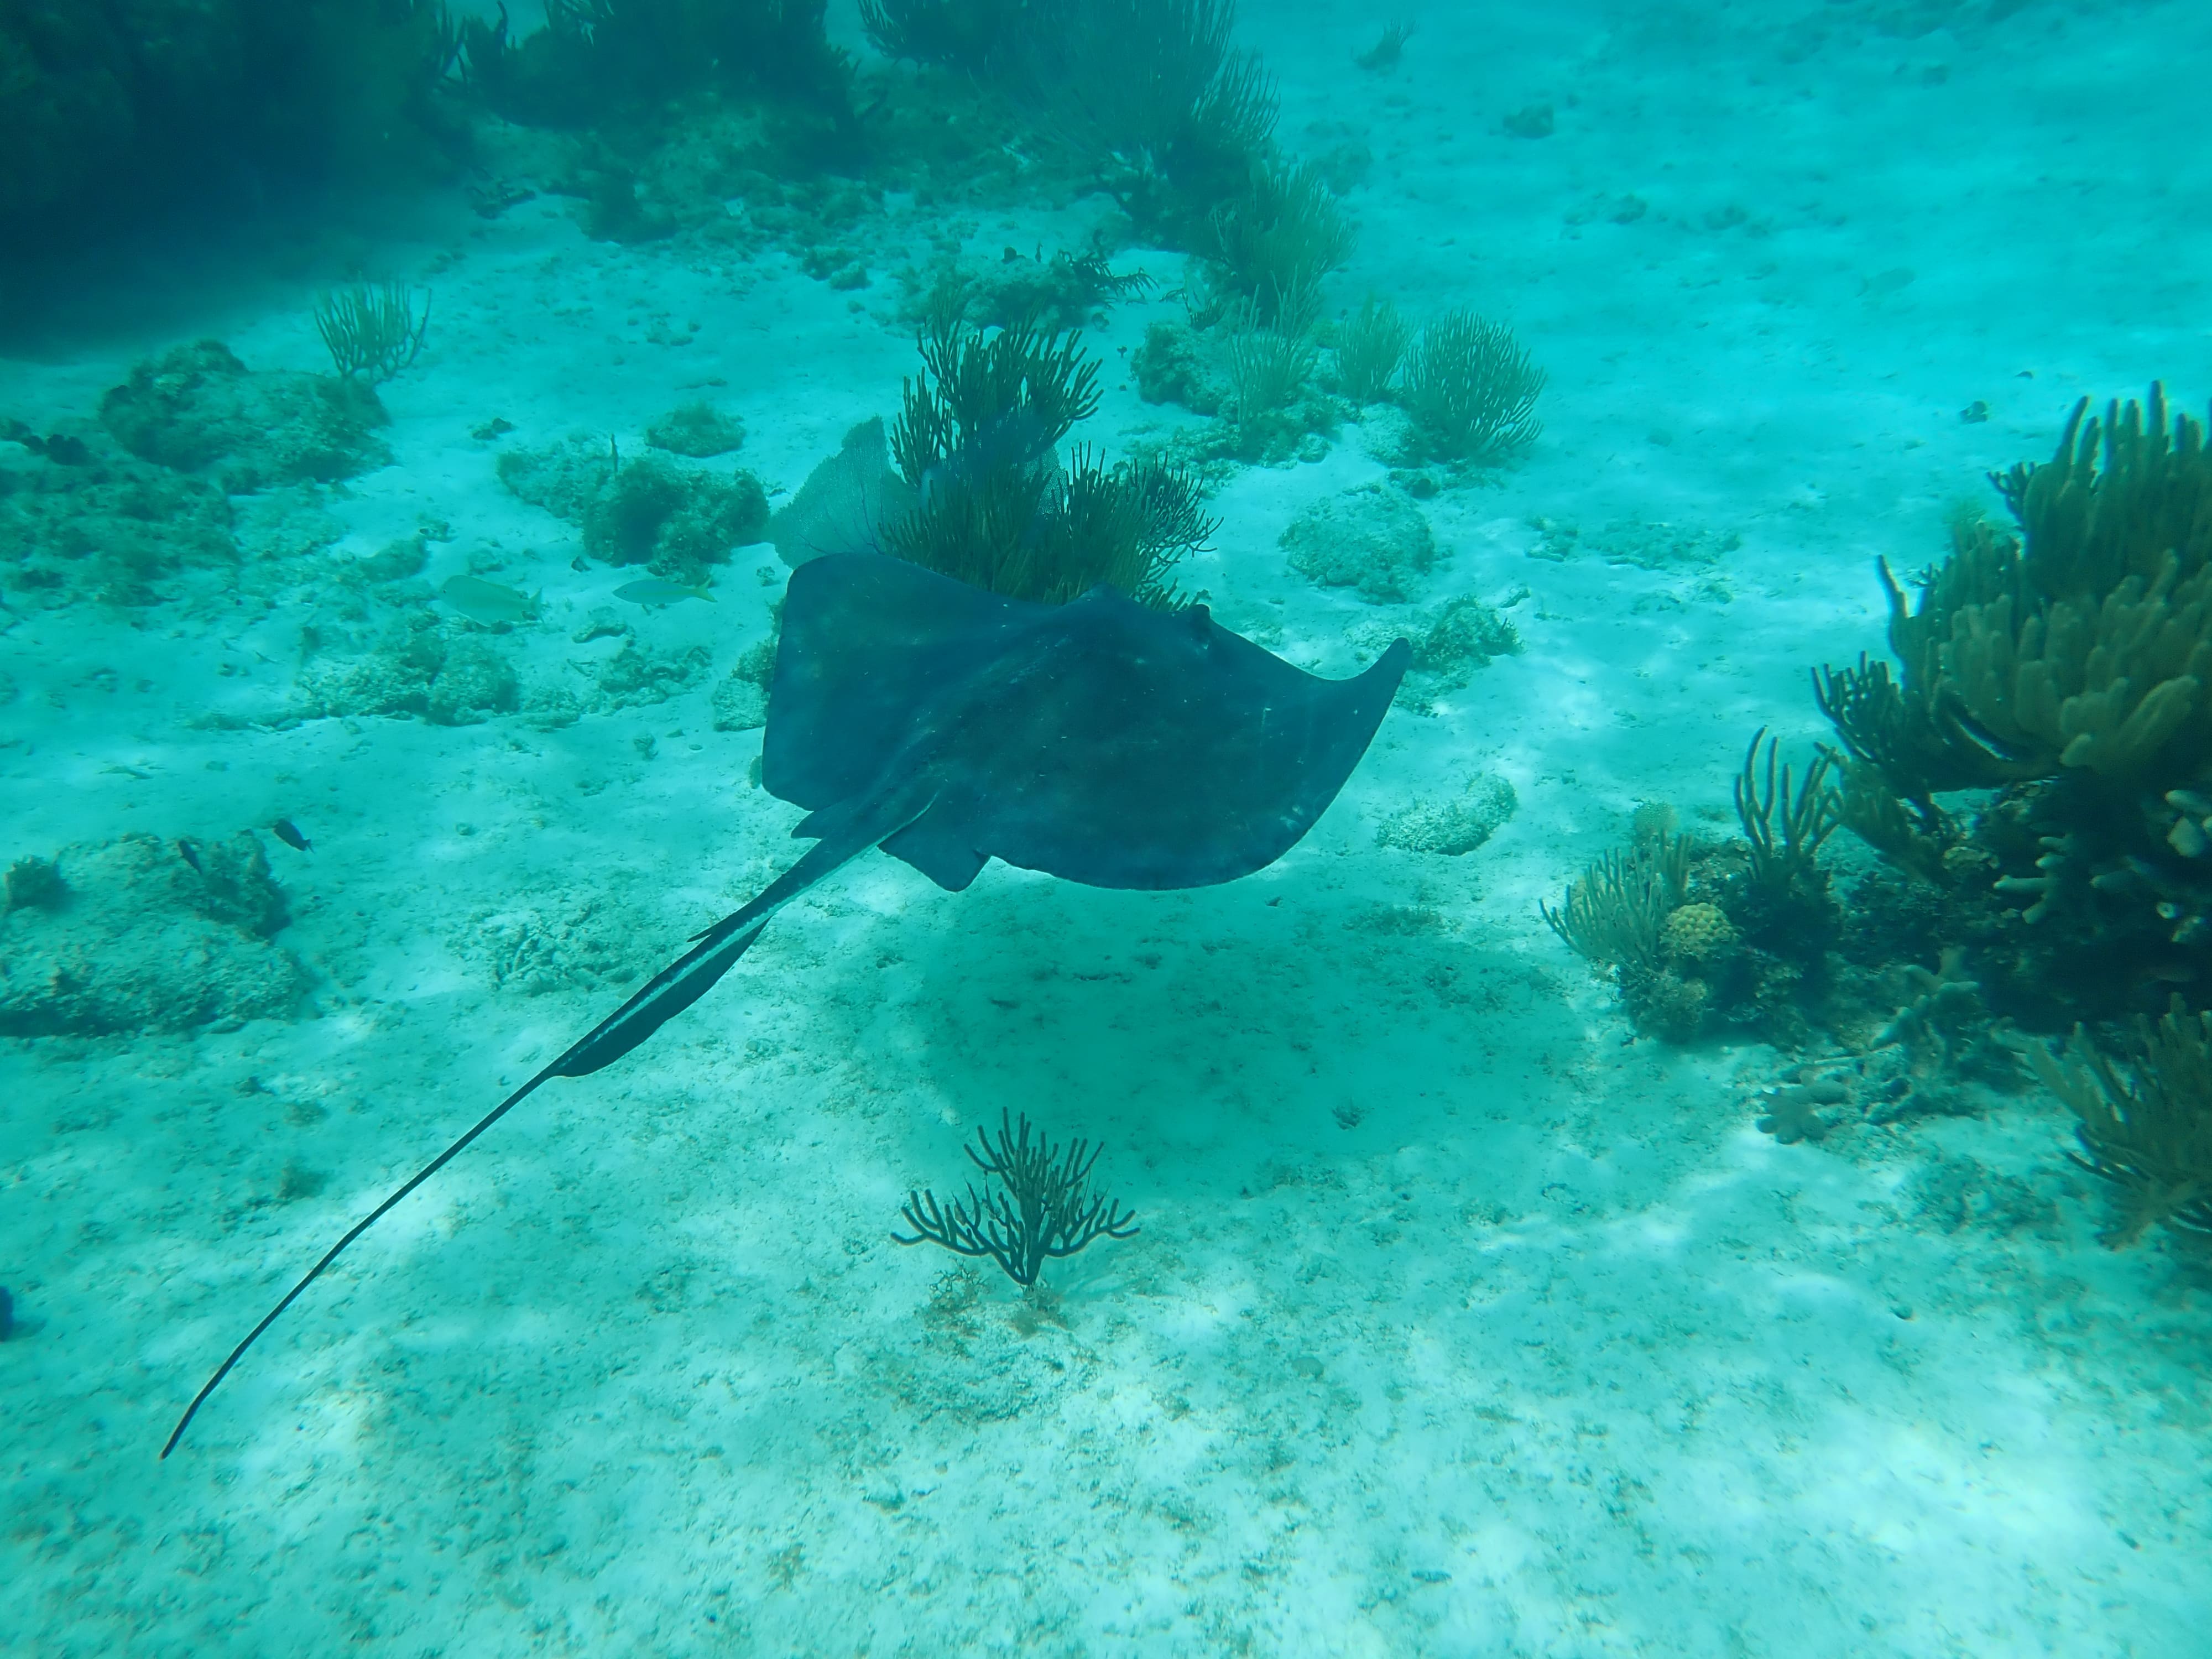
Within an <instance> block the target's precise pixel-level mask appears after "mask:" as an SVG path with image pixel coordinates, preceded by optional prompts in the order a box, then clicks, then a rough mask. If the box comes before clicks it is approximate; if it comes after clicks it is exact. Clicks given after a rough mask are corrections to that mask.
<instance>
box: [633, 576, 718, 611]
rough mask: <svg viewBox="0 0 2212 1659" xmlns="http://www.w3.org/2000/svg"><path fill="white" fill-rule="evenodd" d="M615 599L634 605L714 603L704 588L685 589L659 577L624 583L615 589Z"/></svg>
mask: <svg viewBox="0 0 2212 1659" xmlns="http://www.w3.org/2000/svg"><path fill="white" fill-rule="evenodd" d="M615 597H616V598H617V599H628V600H629V602H630V603H631V604H632V605H673V604H675V603H676V601H677V600H678V599H704V600H706V601H707V603H708V604H709V605H712V604H714V595H713V594H712V593H709V592H708V591H707V590H706V589H705V588H703V587H684V586H681V585H680V584H678V583H676V582H671V581H664V580H661V579H660V578H659V577H658V576H647V577H646V578H645V579H644V580H642V581H635V582H624V583H623V585H622V586H620V587H617V589H615Z"/></svg>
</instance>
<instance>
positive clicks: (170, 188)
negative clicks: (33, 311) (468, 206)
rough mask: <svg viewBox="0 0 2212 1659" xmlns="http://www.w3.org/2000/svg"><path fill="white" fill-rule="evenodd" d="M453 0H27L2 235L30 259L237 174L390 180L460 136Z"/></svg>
mask: <svg viewBox="0 0 2212 1659" xmlns="http://www.w3.org/2000/svg"><path fill="white" fill-rule="evenodd" d="M458 46H459V39H458V35H457V33H456V32H455V30H454V29H453V25H452V23H451V22H450V21H449V20H448V18H447V13H446V8H445V6H444V5H443V4H441V3H438V0H383V3H380V4H376V5H363V4H361V3H359V0H195V3H191V4H178V3H174V0H109V3H104V4H100V5H96V6H88V5H82V4H77V3H74V0H21V3H18V4H15V5H11V6H9V7H8V8H7V9H5V10H4V11H0V65H4V70H0V83H4V85H5V86H6V88H7V94H6V95H5V96H4V97H0V155H6V156H7V158H8V165H7V166H6V167H4V168H0V247H4V248H6V249H7V250H8V252H9V256H10V257H11V258H13V257H30V256H32V255H33V254H34V252H42V251H44V250H46V249H49V248H51V247H52V246H55V245H56V244H58V243H70V242H82V241H86V240H92V239H94V238H97V237H100V236H103V235H106V234H112V233H113V231H114V230H115V229H116V228H118V225H119V224H123V223H127V222H130V221H131V219H132V218H133V217H134V216H137V214H139V213H142V212H150V211H155V210H160V211H164V212H173V211H174V210H177V209H178V208H179V206H180V205H181V206H183V207H185V209H186V210H190V209H191V207H192V206H194V205H195V204H197V205H199V206H200V207H202V208H203V209H204V210H216V209H219V208H221V207H224V206H227V205H229V204H231V202H232V201H233V200H234V197H235V192H234V190H233V189H232V188H231V186H230V185H229V184H228V181H229V180H233V179H238V178H240V177H246V176H252V178H254V179H257V180H258V183H259V186H260V187H259V190H258V191H257V194H258V195H260V196H264V197H265V196H267V195H270V194H274V193H276V192H277V191H282V190H283V189H285V188H286V187H288V186H295V185H326V184H334V183H335V184H364V183H365V184H383V183H389V182H393V181H397V180H400V179H415V178H421V177H425V176H428V175H430V174H432V173H436V172H439V171H442V170H443V168H444V167H445V166H446V165H447V158H448V157H449V156H450V155H453V154H454V153H455V152H457V151H458V150H459V149H460V148H461V146H462V141H463V130H462V126H461V124H460V122H459V118H458V114H457V112H456V110H455V108H454V107H453V97H452V96H451V94H452V93H453V87H452V85H451V83H450V82H449V80H448V76H449V72H450V70H452V68H453V64H454V58H455V52H456V50H457V48H458Z"/></svg>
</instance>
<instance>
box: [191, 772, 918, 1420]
mask: <svg viewBox="0 0 2212 1659" xmlns="http://www.w3.org/2000/svg"><path fill="white" fill-rule="evenodd" d="M933 799H934V797H933V795H930V794H926V793H910V795H909V796H906V797H894V798H892V799H890V800H887V801H884V802H881V803H878V810H875V811H868V810H866V808H865V807H864V808H862V809H860V810H858V811H845V812H842V813H841V814H840V815H839V816H840V817H841V818H842V822H840V823H837V824H836V826H835V829H836V831H837V833H833V834H829V835H827V836H824V838H823V840H821V841H819V842H816V843H815V844H814V845H813V846H812V847H811V848H808V849H807V851H806V853H805V855H804V856H803V857H801V858H800V859H799V861H798V862H797V863H796V864H794V865H793V866H791V868H790V869H788V870H787V871H785V872H783V873H782V874H781V875H780V876H778V877H777V878H775V880H774V881H772V882H770V883H769V884H768V886H767V887H766V888H764V889H763V890H762V892H761V894H760V896H758V897H757V898H756V899H754V900H753V901H752V902H750V904H747V905H746V906H745V907H744V908H743V909H740V910H734V911H732V912H731V913H730V914H729V915H726V916H724V917H723V918H722V919H721V920H720V921H718V922H716V923H715V924H714V926H713V927H708V928H706V929H704V930H703V931H702V932H700V933H694V934H693V935H692V936H691V938H692V945H691V948H690V950H689V951H685V952H684V954H683V955H682V956H681V957H678V958H677V959H676V960H675V961H674V962H671V963H669V964H668V966H667V967H665V968H664V969H661V970H660V971H659V973H657V974H655V975H653V977H652V979H650V980H649V981H647V982H646V984H645V987H644V988H642V989H641V990H640V991H639V992H638V993H637V994H635V996H633V997H631V998H630V999H629V1001H627V1002H625V1003H623V1006H621V1007H619V1008H617V1009H616V1010H615V1011H614V1012H613V1013H611V1014H609V1015H608V1016H607V1017H606V1018H605V1019H603V1020H601V1021H600V1022H599V1024H597V1025H594V1026H593V1027H592V1029H591V1030H589V1031H588V1032H586V1034H585V1035H584V1036H582V1037H581V1038H580V1039H578V1040H577V1041H576V1042H574V1043H571V1044H570V1045H569V1046H568V1048H566V1049H564V1050H563V1051H562V1054H561V1055H560V1057H559V1058H558V1059H557V1060H554V1061H553V1062H552V1064H550V1066H546V1067H545V1068H544V1070H543V1071H541V1072H539V1073H538V1075H537V1076H535V1077H533V1078H532V1079H530V1081H529V1082H527V1083H526V1084H524V1085H522V1086H521V1087H520V1089H517V1090H516V1091H514V1092H513V1094H511V1095H509V1096H508V1097H507V1098H506V1099H505V1100H502V1101H501V1102H500V1103H499V1104H498V1105H496V1106H495V1107H493V1108H492V1109H491V1110H490V1111H489V1112H487V1113H485V1114H484V1115H483V1117H481V1118H479V1119H478V1120H477V1123H476V1126H475V1127H473V1128H471V1130H470V1131H469V1132H468V1133H466V1134H465V1135H463V1136H461V1138H460V1139H458V1140H456V1141H454V1142H453V1145H452V1146H448V1147H447V1148H446V1150H445V1151H444V1152H441V1153H439V1154H438V1156H437V1157H435V1158H432V1159H431V1160H430V1161H429V1162H428V1164H424V1165H423V1166H422V1168H421V1169H420V1170H416V1172H415V1173H414V1174H413V1175H412V1176H410V1177H408V1179H407V1181H406V1182H405V1183H404V1185H402V1186H400V1187H398V1188H396V1189H395V1190H394V1191H393V1192H392V1194H391V1196H389V1197H388V1198H386V1200H384V1201H383V1202H382V1203H381V1204H380V1205H378V1206H376V1207H375V1208H374V1210H371V1211H370V1212H368V1214H367V1215H365V1216H363V1217H362V1218H361V1219H360V1220H359V1221H356V1223H354V1225H353V1226H352V1227H351V1228H349V1230H348V1231H347V1232H346V1234H345V1237H343V1238H341V1239H339V1240H338V1242H337V1243H335V1244H333V1245H331V1248H330V1249H327V1250H325V1251H324V1252H323V1256H322V1260H320V1261H318V1262H316V1263H315V1265H314V1266H313V1267H310V1268H308V1269H307V1273H306V1274H305V1275H304V1276H303V1277H302V1278H301V1280H300V1282H299V1283H298V1284H296V1285H293V1286H292V1288H291V1289H290V1290H289V1291H286V1292H285V1293H284V1299H283V1301H281V1302H279V1303H278V1304H276V1306H275V1307H273V1308H271V1309H270V1310H269V1311H268V1312H267V1313H266V1314H264V1316H262V1320H261V1322H260V1323H259V1324H258V1325H256V1326H255V1327H254V1328H252V1330H250V1331H248V1332H247V1333H246V1340H244V1341H242V1342H240V1344H239V1345H238V1346H236V1347H234V1348H233V1349H232V1350H231V1351H230V1356H229V1358H227V1359H225V1360H224V1361H223V1362H222V1364H220V1365H218V1366H216V1370H215V1375H214V1376H210V1377H209V1378H208V1380H207V1381H206V1383H204V1384H202V1385H201V1388H200V1391H199V1392H198V1393H197V1394H196V1395H193V1396H192V1403H191V1405H189V1406H187V1407H185V1414H184V1415H183V1416H182V1417H179V1419H177V1426H176V1427H175V1428H173V1429H172V1430H170V1431H169V1437H168V1439H167V1442H165V1443H163V1445H162V1447H161V1455H162V1456H163V1457H164V1458H166V1457H167V1456H168V1455H169V1454H170V1453H171V1452H173V1451H174V1450H176V1449H177V1443H178V1442H179V1441H180V1440H182V1439H183V1438H184V1437H185V1430H186V1429H187V1428H189V1427H190V1426H191V1420H192V1419H193V1417H194V1416H196V1415H197V1413H198V1412H199V1408H200V1407H202V1406H204V1405H205V1404H206V1403H207V1400H208V1396H209V1395H212V1394H213V1393H214V1392H215V1391H216V1388H217V1387H218V1386H220V1384H221V1383H222V1380H223V1378H225V1377H226V1376H229V1375H230V1373H231V1368H232V1367H234V1365H236V1364H238V1362H239V1361H240V1359H242V1358H245V1356H246V1350H247V1349H248V1348H250V1347H252V1346H253V1345H254V1343H255V1342H256V1341H257V1340H259V1338H260V1336H261V1334H262V1333H263V1332H264V1331H265V1330H267V1329H268V1328H270V1326H271V1325H273V1324H275V1323H276V1320H277V1317H278V1316H280V1315H281V1314H283V1311H284V1310H285V1309H287V1308H289V1307H290V1306H291V1305H292V1304H294V1303H295V1302H296V1301H298V1300H299V1299H300V1296H301V1292H303V1291H306V1289H307V1286H308V1285H312V1284H313V1283H314V1282H315V1281H316V1280H317V1279H320V1278H321V1277H322V1276H323V1273H324V1271H325V1269H326V1268H328V1267H330V1265H331V1263H332V1262H334V1261H337V1259H338V1257H339V1256H340V1255H343V1253H344V1251H345V1249H346V1247H347V1246H348V1245H349V1244H351V1243H353V1242H354V1240H356V1238H359V1237H361V1236H362V1234H363V1233H365V1232H367V1231H368V1230H369V1229H370V1228H371V1227H374V1225H376V1224H377V1223H378V1222H380V1221H381V1220H383V1219H384V1218H385V1216H386V1214H388V1213H389V1212H391V1211H392V1209H393V1208H394V1207H395V1206H397V1205H398V1203H399V1201H400V1200H402V1199H404V1198H405V1197H406V1196H407V1195H408V1194H410V1193H411V1192H413V1191H414V1190H415V1189H416V1188H417V1187H420V1186H421V1185H422V1183H423V1182H426V1181H428V1179H429V1178H430V1177H431V1176H434V1175H435V1174H437V1173H438V1171H439V1170H442V1169H444V1168H445V1167H446V1165H447V1164H450V1163H452V1162H453V1160H454V1159H455V1158H458V1157H459V1156H460V1155H461V1153H463V1152H465V1151H467V1150H468V1148H469V1147H470V1146H471V1145H472V1144H474V1142H475V1141H476V1139H477V1137H478V1136H479V1135H481V1134H483V1132H484V1131H485V1130H487V1129H489V1128H490V1127H491V1126H492V1125H493V1124H495V1123H496V1122H498V1121H500V1119H501V1118H503V1117H505V1116H506V1115H507V1114H508V1113H509V1112H511V1111H513V1109H515V1108H516V1107H517V1106H519V1105H520V1104H521V1103H523V1102H524V1101H525V1100H527V1099H528V1098H529V1097H531V1096H532V1094H535V1093H536V1092H537V1091H538V1088H539V1086H540V1085H543V1084H544V1083H546V1082H548V1081H550V1079H554V1078H556V1077H588V1076H590V1075H591V1073H593V1072H596V1071H598V1070H599V1069H600V1068H601V1067H602V1066H611V1065H612V1064H613V1063H614V1062H615V1061H616V1060H620V1059H621V1058H622V1057H623V1055H624V1054H628V1053H629V1051H630V1050H631V1049H633V1048H636V1047H637V1046H638V1044H640V1043H641V1042H644V1041H645V1040H646V1039H647V1037H649V1036H652V1035H653V1033H654V1032H655V1031H657V1030H659V1029H660V1028H661V1027H662V1026H663V1025H665V1024H667V1023H668V1022H669V1021H670V1020H671V1019H673V1018H675V1017H676V1016H677V1015H678V1014H680V1013H682V1012H684V1010H685V1009H686V1008H689V1007H690V1006H691V1005H692V1004H693V1003H695V1002H696V1001H698V1000H699V999H700V998H701V997H702V996H704V995H706V994H707V993H708V991H710V990H712V989H713V988H714V985H715V983H716V982H717V981H720V979H721V977H722V975H725V974H726V973H728V972H729V971H730V969H732V968H733V967H735V966H736V965H737V963H738V957H742V956H744V953H745V952H746V951H749V950H750V949H751V948H752V943H753V941H754V940H755V939H758V938H759V937H760V936H761V930H762V929H763V927H767V926H768V921H769V917H770V916H772V915H775V913H776V912H777V911H778V910H781V908H783V907H784V906H785V905H787V904H788V903H790V902H791V901H792V900H793V899H795V898H797V897H798V896H799V895H800V894H801V893H803V892H805V890H807V889H808V888H810V887H811V886H813V885H814V884H815V883H817V882H818V881H820V880H821V879H822V878H823V877H825V876H828V875H830V874H832V873H834V872H836V870H837V869H838V868H839V867H840V866H843V865H845V864H847V863H849V862H850V861H851V860H854V859H855V858H857V857H859V856H860V854H862V853H865V852H866V851H867V850H868V848H871V847H873V846H874V845H876V843H877V842H880V841H883V840H884V839H886V838H887V837H889V836H894V835H896V834H897V833H898V831H900V830H901V829H905V828H906V826H907V825H908V824H909V823H913V822H914V821H915V819H916V818H918V817H921V815H922V813H924V812H926V811H928V810H929V807H930V805H931V803H932V801H933ZM822 816H823V814H821V813H818V812H817V813H816V814H814V815H813V817H814V818H819V817H822ZM812 822H813V818H810V819H809V820H808V823H812Z"/></svg>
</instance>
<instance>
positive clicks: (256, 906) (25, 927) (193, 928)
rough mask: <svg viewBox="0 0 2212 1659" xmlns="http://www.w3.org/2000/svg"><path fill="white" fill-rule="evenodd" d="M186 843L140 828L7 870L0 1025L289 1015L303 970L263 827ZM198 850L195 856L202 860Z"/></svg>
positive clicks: (0, 935) (37, 1028)
mask: <svg viewBox="0 0 2212 1659" xmlns="http://www.w3.org/2000/svg"><path fill="white" fill-rule="evenodd" d="M186 845H189V846H190V847H191V850H192V854H193V859H192V860H187V859H186V858H185V855H184V853H183V850H182V848H181V847H180V846H179V844H177V843H173V842H164V841H161V840H159V839H157V838H156V837H155V836H150V835H147V834H144V833H143V832H140V833H135V834H131V835H127V836H122V837H120V838H118V839H117V840H115V841H111V842H101V843H99V844H96V845H78V846H73V847H68V848H64V849H63V850H62V852H61V854H60V855H59V856H58V857H57V858H55V859H54V860H51V861H48V860H32V859H26V860H17V861H16V863H15V865H14V866H12V867H11V868H10V869H9V878H8V896H9V904H8V908H7V909H6V911H5V912H4V914H0V1035H5V1036H118V1035H123V1034H126V1033H135V1032H140V1031H187V1030H192V1029H194V1028H195V1027H197V1026H203V1025H209V1024H237V1023H239V1022H240V1021H244V1020H248V1019H281V1018H288V1017H289V1016H290V1015H291V1014H292V1013H293V1012H295V1010H296V1009H297V1008H298V1007H299V1006H300V1002H301V999H302V997H304V996H305V995H306V994H307V972H306V970H305V969H302V968H301V965H300V964H299V963H298V962H297V961H296V960H295V959H294V957H292V955H291V953H290V952H289V951H286V950H284V949H283V947H282V946H280V945H276V944H275V943H274V942H273V936H274V935H275V934H276V933H277V932H278V931H279V930H280V929H282V928H283V927H284V925H285V922H286V921H287V920H288V917H287V914H286V909H285V904H284V896H283V892H282V891H281V890H279V889H278V887H277V885H276V882H275V881H274V880H273V879H271V878H270V873H269V860H268V856H267V854H265V853H264V852H263V850H262V847H261V842H260V840H259V838H258V837H257V836H254V835H253V834H252V832H251V831H248V830H240V832H239V833H238V834H237V835H234V836H231V837H230V838H229V839H228V840H227V841H219V842H216V841H210V842H191V843H186ZM195 862H196V863H197V867H195Z"/></svg>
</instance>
